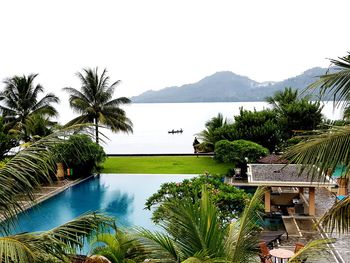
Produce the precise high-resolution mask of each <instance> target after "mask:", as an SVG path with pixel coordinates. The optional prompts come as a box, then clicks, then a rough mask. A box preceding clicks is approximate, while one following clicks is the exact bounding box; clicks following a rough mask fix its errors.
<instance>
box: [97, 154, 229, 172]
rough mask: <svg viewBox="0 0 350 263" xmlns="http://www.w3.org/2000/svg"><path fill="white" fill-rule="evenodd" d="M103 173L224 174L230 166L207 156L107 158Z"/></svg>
mask: <svg viewBox="0 0 350 263" xmlns="http://www.w3.org/2000/svg"><path fill="white" fill-rule="evenodd" d="M103 166H104V168H103V170H102V172H103V173H145V174H203V173H204V172H206V171H207V172H209V173H211V174H226V172H227V170H228V169H229V168H231V167H232V164H222V163H217V162H216V161H215V160H213V158H212V157H208V156H199V157H195V156H150V157H148V156H147V157H109V158H107V160H106V162H105V163H104V165H103Z"/></svg>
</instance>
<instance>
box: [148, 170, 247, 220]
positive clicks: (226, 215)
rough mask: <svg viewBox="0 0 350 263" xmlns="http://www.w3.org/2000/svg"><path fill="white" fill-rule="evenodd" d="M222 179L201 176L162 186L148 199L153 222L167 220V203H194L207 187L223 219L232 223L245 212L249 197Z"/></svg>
mask: <svg viewBox="0 0 350 263" xmlns="http://www.w3.org/2000/svg"><path fill="white" fill-rule="evenodd" d="M221 177H222V176H219V175H201V176H198V177H193V178H191V179H185V180H183V181H182V182H181V183H165V184H162V186H161V188H160V189H159V190H158V192H157V193H155V194H153V195H152V196H151V197H149V198H148V199H147V201H146V204H145V206H146V208H147V209H152V208H154V209H155V210H154V211H153V217H152V219H153V221H155V222H157V223H159V222H162V221H163V220H164V219H165V218H167V214H166V211H165V209H164V207H163V204H164V203H165V202H167V201H169V200H171V199H177V200H183V199H186V200H188V199H189V200H191V202H192V203H194V202H195V200H197V198H198V197H199V196H200V194H201V189H202V187H203V185H206V187H207V189H208V191H209V192H210V193H211V196H212V200H213V202H214V203H215V204H216V205H217V207H218V209H219V213H220V217H221V219H222V220H223V221H225V222H230V221H231V220H232V219H233V218H237V217H238V215H239V214H240V213H241V212H242V211H243V209H244V206H245V204H246V202H247V200H248V199H249V195H248V194H246V193H245V192H244V191H243V190H240V189H238V188H236V187H234V186H230V185H228V184H226V183H224V182H222V180H221Z"/></svg>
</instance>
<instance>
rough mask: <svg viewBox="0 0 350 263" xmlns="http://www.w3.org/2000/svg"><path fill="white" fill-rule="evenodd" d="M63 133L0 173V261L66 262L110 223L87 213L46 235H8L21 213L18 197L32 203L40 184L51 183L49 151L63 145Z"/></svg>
mask: <svg viewBox="0 0 350 263" xmlns="http://www.w3.org/2000/svg"><path fill="white" fill-rule="evenodd" d="M66 132H67V131H65V132H56V133H55V134H53V135H50V136H48V137H45V138H42V139H40V140H38V141H37V142H34V143H33V144H32V145H31V146H29V147H28V148H25V149H23V150H22V151H20V152H19V153H18V154H17V155H16V156H14V157H13V158H12V159H11V160H9V161H8V162H7V163H6V164H5V166H4V167H3V168H1V169H0V185H1V186H2V188H1V191H0V207H1V212H2V213H1V215H2V217H3V219H4V221H2V222H1V224H0V233H1V237H0V258H1V260H2V261H4V262H11V263H21V262H29V263H31V262H43V260H42V259H43V258H47V257H50V258H54V259H57V260H59V261H61V262H62V261H63V262H66V260H67V258H68V256H69V254H70V253H72V251H74V250H75V249H76V248H81V247H82V245H83V242H84V238H85V237H88V236H90V235H91V234H92V233H93V232H95V231H98V230H99V229H100V227H102V226H104V225H107V224H110V223H111V222H112V221H111V220H112V219H111V218H108V217H105V216H102V215H98V214H94V213H90V214H85V215H83V216H81V217H79V218H76V219H75V220H73V221H71V222H68V223H66V224H64V225H63V226H60V227H57V228H54V229H52V230H49V231H45V232H39V233H22V234H13V235H8V231H9V226H11V225H13V223H15V221H16V216H15V215H16V213H18V212H22V211H23V209H24V208H23V203H22V202H21V201H20V200H22V198H21V199H18V195H21V196H22V197H27V201H28V202H29V203H33V202H34V191H35V190H36V189H38V188H40V186H41V185H40V181H46V182H50V181H51V173H52V172H54V169H55V165H54V159H53V155H52V147H53V146H54V145H56V144H57V143H59V142H61V141H62V139H61V138H62V137H63V135H65V134H66Z"/></svg>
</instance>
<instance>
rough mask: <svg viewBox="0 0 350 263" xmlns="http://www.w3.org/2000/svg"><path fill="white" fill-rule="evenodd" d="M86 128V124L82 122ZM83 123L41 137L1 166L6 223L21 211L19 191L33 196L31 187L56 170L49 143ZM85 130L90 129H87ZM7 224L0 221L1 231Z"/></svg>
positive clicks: (1, 202) (0, 197)
mask: <svg viewBox="0 0 350 263" xmlns="http://www.w3.org/2000/svg"><path fill="white" fill-rule="evenodd" d="M84 127H85V128H89V127H88V126H86V125H84ZM82 128H83V126H82V125H77V126H72V127H69V128H66V129H63V130H60V131H57V132H55V133H53V134H51V135H49V136H47V137H44V138H42V139H40V140H38V141H36V142H35V143H33V144H32V145H31V146H30V147H28V148H25V149H23V150H21V151H20V152H19V153H18V154H17V155H16V156H15V157H13V158H12V159H11V160H10V161H9V162H8V163H7V164H6V165H5V166H4V167H3V168H2V169H0V185H1V189H0V211H1V214H2V216H3V217H4V219H6V220H7V221H6V222H8V223H9V224H11V223H12V222H13V220H14V215H15V214H16V213H18V212H20V211H23V206H22V204H21V203H20V202H19V201H18V198H17V197H18V195H22V196H24V197H27V199H28V201H29V202H33V200H34V198H33V197H34V196H33V193H34V190H35V189H36V188H38V187H40V182H45V181H46V182H50V181H51V174H54V173H55V159H54V156H53V155H52V153H51V149H52V147H54V146H55V145H56V144H57V143H61V142H64V136H66V135H67V134H69V133H72V132H74V131H75V130H77V129H82ZM86 132H87V133H89V132H91V131H89V130H86ZM8 226H9V225H8V224H5V223H2V224H1V226H0V227H1V229H0V231H2V232H7V230H8Z"/></svg>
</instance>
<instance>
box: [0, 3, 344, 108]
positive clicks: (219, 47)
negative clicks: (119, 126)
mask: <svg viewBox="0 0 350 263" xmlns="http://www.w3.org/2000/svg"><path fill="white" fill-rule="evenodd" d="M349 9H350V1H340V0H332V1H329V0H328V1H323V0H317V1H313V0H307V1H305V0H293V1H289V0H284V1H280V0H276V1H272V0H265V1H263V0H244V1H243V0H240V1H235V0H230V1H225V0H216V1H205V0H200V1H194V0H176V1H167V0H147V1H145V0H140V1H137V0H134V1H133V0H127V1H125V0H124V1H121V0H99V1H97V0H95V1H91V0H59V1H56V0H50V1H48V0H23V1H19V0H11V1H1V2H0V35H1V40H0V80H3V79H5V78H7V77H11V76H13V75H22V74H29V73H39V76H38V77H37V81H38V83H40V84H42V85H43V86H44V88H45V91H46V92H54V93H56V94H57V95H58V96H60V97H61V101H62V103H61V104H62V105H63V106H62V107H66V106H67V105H68V104H67V98H68V96H67V95H66V94H65V93H64V92H62V88H63V87H68V86H69V87H74V88H79V85H80V83H79V80H78V79H77V77H76V76H75V73H76V72H78V71H81V69H82V68H87V67H91V68H93V67H96V66H98V67H99V69H101V70H102V69H103V68H107V70H108V72H109V75H110V77H111V80H112V81H115V80H122V82H121V84H120V86H119V87H118V88H117V90H116V93H115V95H116V96H133V95H138V94H140V93H142V92H144V91H146V90H149V89H153V90H159V89H161V88H165V87H169V86H178V85H183V84H187V83H194V82H197V81H199V80H200V79H202V78H204V77H205V76H208V75H211V74H213V73H215V72H217V71H223V70H229V71H233V72H235V73H237V74H240V75H245V76H248V77H250V78H251V79H254V80H256V81H260V82H262V81H279V80H283V79H286V78H288V77H292V76H296V75H298V74H300V73H302V72H303V71H305V70H307V69H309V68H312V67H316V66H321V67H328V66H329V64H330V63H329V60H328V59H327V58H337V57H339V56H344V55H346V53H347V51H350V46H349V44H350V34H348V32H349V20H348V17H349V15H348V10H349ZM3 86H4V84H3V83H1V84H0V89H2V88H3Z"/></svg>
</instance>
